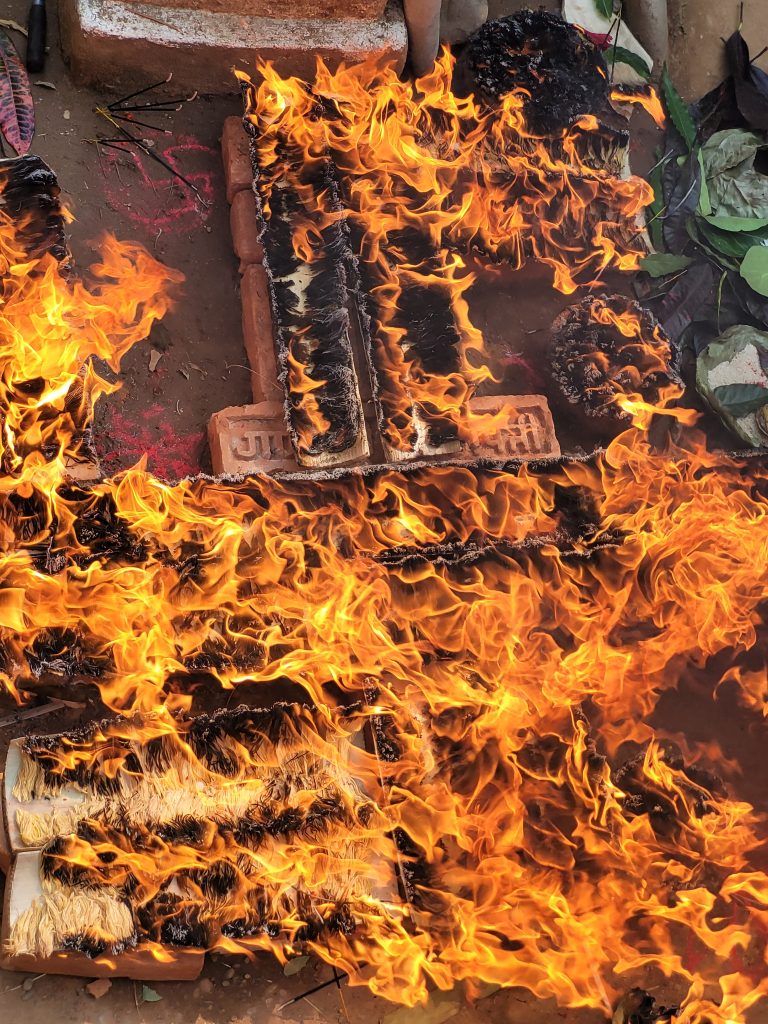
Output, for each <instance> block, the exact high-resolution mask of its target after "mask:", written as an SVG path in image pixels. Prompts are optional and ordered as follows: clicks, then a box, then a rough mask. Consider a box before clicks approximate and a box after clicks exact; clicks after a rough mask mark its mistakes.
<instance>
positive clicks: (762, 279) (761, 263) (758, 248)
mask: <svg viewBox="0 0 768 1024" xmlns="http://www.w3.org/2000/svg"><path fill="white" fill-rule="evenodd" d="M739 273H740V274H741V276H742V277H743V278H744V280H745V281H746V282H747V284H748V285H749V287H750V288H751V289H752V290H753V291H756V292H757V293H758V295H768V246H765V245H753V246H752V248H751V249H749V250H748V251H747V254H746V256H745V257H744V259H743V260H742V261H741V267H740V268H739Z"/></svg>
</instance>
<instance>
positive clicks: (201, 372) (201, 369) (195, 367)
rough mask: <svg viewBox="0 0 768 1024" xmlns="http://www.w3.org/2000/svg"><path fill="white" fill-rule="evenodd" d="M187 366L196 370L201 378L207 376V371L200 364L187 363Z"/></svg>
mask: <svg viewBox="0 0 768 1024" xmlns="http://www.w3.org/2000/svg"><path fill="white" fill-rule="evenodd" d="M187 366H189V368H190V370H197V372H198V373H199V374H200V376H201V377H203V378H205V377H207V376H208V371H207V370H204V369H203V368H202V366H198V365H197V363H187Z"/></svg>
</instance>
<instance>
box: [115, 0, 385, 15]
mask: <svg viewBox="0 0 768 1024" xmlns="http://www.w3.org/2000/svg"><path fill="white" fill-rule="evenodd" d="M126 3H129V4H133V5H137V4H143V5H144V6H145V7H155V8H157V10H158V12H159V13H158V17H162V12H163V10H167V9H168V8H171V9H176V8H179V7H186V8H189V9H191V10H195V11H212V12H213V13H214V14H241V15H242V14H245V15H256V16H257V17H259V18H280V17H281V16H282V17H285V10H286V3H285V0H149V2H148V3H144V0H126ZM386 6H387V0H291V5H290V9H291V17H292V18H301V19H308V18H339V19H341V18H344V19H347V18H368V19H369V20H370V19H372V18H380V17H381V16H382V14H383V13H384V8H385V7H386Z"/></svg>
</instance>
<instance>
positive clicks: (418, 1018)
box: [382, 992, 461, 1024]
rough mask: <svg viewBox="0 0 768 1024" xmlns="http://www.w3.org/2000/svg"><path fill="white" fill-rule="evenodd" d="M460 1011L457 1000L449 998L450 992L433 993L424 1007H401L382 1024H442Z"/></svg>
mask: <svg viewBox="0 0 768 1024" xmlns="http://www.w3.org/2000/svg"><path fill="white" fill-rule="evenodd" d="M460 1009H461V1003H460V1002H459V1001H458V999H456V998H455V997H454V998H451V993H450V992H433V993H432V995H431V996H430V998H429V1002H428V1003H427V1005H426V1006H414V1007H413V1008H410V1007H406V1006H403V1007H401V1008H400V1009H399V1010H395V1011H394V1013H388V1014H387V1016H386V1017H384V1018H383V1020H382V1024H443V1021H446V1020H450V1018H451V1017H455V1016H456V1014H457V1013H458V1012H459V1010H460Z"/></svg>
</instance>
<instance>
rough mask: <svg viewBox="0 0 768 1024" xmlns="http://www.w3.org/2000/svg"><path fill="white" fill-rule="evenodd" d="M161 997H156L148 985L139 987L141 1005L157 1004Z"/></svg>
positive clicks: (155, 993)
mask: <svg viewBox="0 0 768 1024" xmlns="http://www.w3.org/2000/svg"><path fill="white" fill-rule="evenodd" d="M162 998H163V997H162V996H160V995H158V994H157V992H155V990H154V989H153V988H150V987H149V985H142V986H141V1001H142V1003H159V1002H160V1000H161V999H162Z"/></svg>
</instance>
